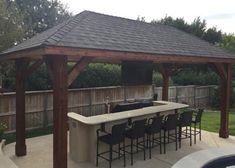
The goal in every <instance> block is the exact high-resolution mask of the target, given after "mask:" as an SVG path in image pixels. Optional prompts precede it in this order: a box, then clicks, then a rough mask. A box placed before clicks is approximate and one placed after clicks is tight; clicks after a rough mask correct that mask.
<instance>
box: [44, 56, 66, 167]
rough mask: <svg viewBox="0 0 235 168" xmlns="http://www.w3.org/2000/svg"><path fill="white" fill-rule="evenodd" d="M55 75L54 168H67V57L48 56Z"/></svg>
mask: <svg viewBox="0 0 235 168" xmlns="http://www.w3.org/2000/svg"><path fill="white" fill-rule="evenodd" d="M46 59H48V61H47V62H48V64H50V66H51V67H52V69H51V70H52V73H53V129H54V130H53V133H54V134H53V167H54V168H67V108H68V89H67V80H68V76H67V74H68V72H67V56H56V57H55V56H47V58H46Z"/></svg>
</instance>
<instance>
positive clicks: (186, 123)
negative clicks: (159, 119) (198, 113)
mask: <svg viewBox="0 0 235 168" xmlns="http://www.w3.org/2000/svg"><path fill="white" fill-rule="evenodd" d="M192 115H193V112H192V111H185V112H183V113H180V117H179V120H178V127H179V148H181V140H182V139H186V138H190V146H192V127H191V125H192ZM183 127H185V129H184V130H183ZM188 127H189V132H188ZM182 135H183V137H182Z"/></svg>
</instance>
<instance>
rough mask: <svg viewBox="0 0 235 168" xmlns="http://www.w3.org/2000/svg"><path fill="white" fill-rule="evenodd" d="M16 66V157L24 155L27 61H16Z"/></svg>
mask: <svg viewBox="0 0 235 168" xmlns="http://www.w3.org/2000/svg"><path fill="white" fill-rule="evenodd" d="M15 65H16V145H15V154H16V156H24V155H26V144H25V80H26V72H27V66H28V61H27V60H25V59H17V60H16V61H15Z"/></svg>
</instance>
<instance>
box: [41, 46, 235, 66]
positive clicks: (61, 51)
mask: <svg viewBox="0 0 235 168" xmlns="http://www.w3.org/2000/svg"><path fill="white" fill-rule="evenodd" d="M45 54H55V55H68V59H69V58H70V57H71V58H74V57H82V56H87V57H95V58H105V59H107V60H110V59H113V60H139V61H141V60H144V61H154V62H155V63H189V64H191V63H202V64H206V63H216V62H217V63H235V59H232V58H211V57H202V56H183V55H160V54H151V53H137V52H124V51H110V50H99V49H85V48H69V47H47V48H45Z"/></svg>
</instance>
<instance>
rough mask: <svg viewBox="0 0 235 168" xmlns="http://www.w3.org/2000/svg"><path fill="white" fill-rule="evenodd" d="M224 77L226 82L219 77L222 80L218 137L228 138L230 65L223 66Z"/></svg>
mask: <svg viewBox="0 0 235 168" xmlns="http://www.w3.org/2000/svg"><path fill="white" fill-rule="evenodd" d="M223 73H225V74H224V76H226V80H225V79H224V78H222V77H221V80H222V109H221V113H220V131H219V136H220V137H222V138H228V137H229V129H228V124H229V104H230V93H231V81H232V73H231V64H226V65H224V72H223Z"/></svg>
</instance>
